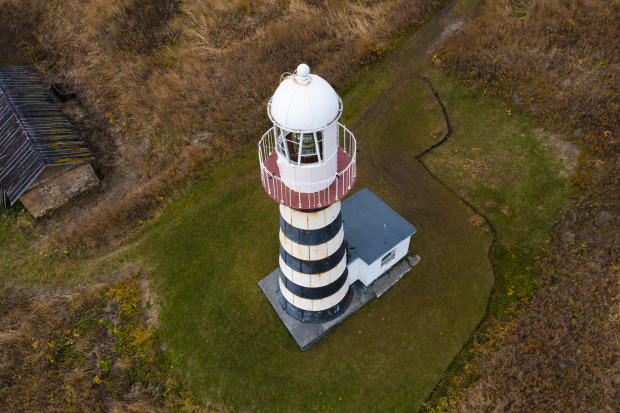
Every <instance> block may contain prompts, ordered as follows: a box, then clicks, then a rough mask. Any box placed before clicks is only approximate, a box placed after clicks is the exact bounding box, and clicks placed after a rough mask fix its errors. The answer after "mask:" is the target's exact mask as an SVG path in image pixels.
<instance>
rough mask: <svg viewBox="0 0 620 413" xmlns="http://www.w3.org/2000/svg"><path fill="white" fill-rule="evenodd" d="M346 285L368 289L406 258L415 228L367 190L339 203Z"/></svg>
mask: <svg viewBox="0 0 620 413" xmlns="http://www.w3.org/2000/svg"><path fill="white" fill-rule="evenodd" d="M342 221H343V227H344V239H345V242H346V243H347V250H348V252H349V261H348V264H347V268H348V270H349V283H351V284H353V283H354V282H355V281H357V280H359V281H360V282H362V284H364V286H365V287H368V286H369V285H370V284H372V283H373V282H374V281H375V280H376V279H377V278H379V277H380V276H381V275H382V274H383V273H385V272H386V271H387V270H389V269H390V268H391V267H392V266H394V264H396V263H397V262H398V261H400V260H401V259H402V258H404V257H405V256H406V255H407V252H408V251H409V241H410V240H411V236H412V235H413V234H415V232H416V229H415V228H414V227H413V225H411V224H410V223H409V222H407V220H405V219H404V218H403V217H401V216H400V215H399V214H398V213H397V212H396V211H394V210H393V209H392V208H390V207H389V206H388V205H387V204H386V203H385V202H383V201H382V200H381V199H379V198H378V197H377V196H376V195H375V194H373V193H372V192H370V190H368V189H367V188H364V189H362V190H361V191H359V192H357V193H356V194H354V195H352V196H351V197H349V198H347V199H345V200H344V201H342Z"/></svg>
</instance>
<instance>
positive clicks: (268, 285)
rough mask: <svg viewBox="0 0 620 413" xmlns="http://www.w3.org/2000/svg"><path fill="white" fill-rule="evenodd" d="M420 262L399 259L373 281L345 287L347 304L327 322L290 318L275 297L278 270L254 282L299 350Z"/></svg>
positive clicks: (387, 287)
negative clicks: (367, 283) (369, 283)
mask: <svg viewBox="0 0 620 413" xmlns="http://www.w3.org/2000/svg"><path fill="white" fill-rule="evenodd" d="M419 261H420V257H417V256H416V257H415V258H414V257H410V258H406V259H403V260H402V261H401V262H400V263H398V264H396V265H395V266H394V267H392V269H391V270H389V271H388V272H386V273H385V274H384V275H382V276H381V277H380V278H378V279H377V280H376V281H375V282H374V283H372V284H371V285H369V286H368V287H366V288H365V287H364V285H363V284H362V283H361V282H359V281H358V282H355V283H354V284H353V285H351V287H350V288H349V292H350V294H349V297H350V301H349V302H348V305H346V306H345V307H344V310H343V311H342V312H340V313H339V314H337V315H336V316H335V317H334V318H331V319H330V320H329V321H324V322H320V323H307V322H301V321H299V320H296V319H294V318H293V317H291V316H290V315H289V314H287V312H286V311H285V309H284V308H282V305H281V303H280V302H279V300H278V295H279V294H278V293H279V291H278V285H279V279H280V269H279V268H278V269H276V270H275V271H273V272H272V273H271V274H269V275H268V276H266V277H265V278H263V279H262V280H261V281H259V283H258V285H259V287H260V288H261V290H263V293H265V296H266V297H267V299H268V300H269V302H270V303H271V305H272V306H273V309H274V310H275V311H276V313H277V314H278V316H279V317H280V319H281V320H282V322H283V323H284V325H285V326H286V328H287V329H288V331H289V332H290V333H291V335H292V336H293V338H294V339H295V341H296V342H297V345H299V347H300V348H301V349H302V350H306V349H308V348H309V347H310V346H311V345H312V344H314V343H316V342H317V341H318V340H320V339H321V338H322V337H323V336H324V335H325V334H327V333H328V332H329V331H330V330H331V329H332V328H334V327H336V326H337V325H338V324H340V323H341V322H343V321H344V320H345V319H346V318H347V317H349V316H350V315H351V314H353V313H354V312H355V311H357V310H358V309H359V308H360V307H361V306H363V305H364V304H366V303H367V302H368V301H370V300H372V299H373V298H375V297H380V296H381V295H382V294H383V293H384V292H386V291H387V290H388V289H389V288H390V287H392V286H393V285H394V284H396V282H397V281H398V280H400V279H401V278H402V277H403V275H405V274H406V273H407V272H408V271H409V270H410V269H411V267H413V266H414V265H416V264H417V263H418V262H419Z"/></svg>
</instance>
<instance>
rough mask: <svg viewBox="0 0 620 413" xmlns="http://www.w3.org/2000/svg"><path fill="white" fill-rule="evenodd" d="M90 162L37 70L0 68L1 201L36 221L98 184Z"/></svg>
mask: <svg viewBox="0 0 620 413" xmlns="http://www.w3.org/2000/svg"><path fill="white" fill-rule="evenodd" d="M93 160H94V157H93V154H92V153H91V151H90V150H89V149H88V147H87V146H86V144H85V143H84V140H83V139H82V138H81V137H80V135H79V134H78V133H77V131H76V130H75V127H74V126H73V125H72V124H71V123H70V122H69V120H68V119H67V117H66V116H65V115H64V114H63V113H62V111H61V110H60V108H59V107H58V104H57V103H56V101H55V100H54V98H53V97H52V95H51V94H50V92H49V90H48V88H46V87H45V85H44V84H43V82H42V81H41V79H40V78H39V76H38V74H37V73H36V72H35V70H34V69H33V68H31V67H27V66H0V202H1V203H2V204H3V205H6V204H10V205H13V204H14V203H15V202H17V201H18V200H20V201H21V202H22V204H23V205H24V206H25V207H26V209H28V211H29V212H30V213H31V214H32V215H33V216H35V217H39V216H41V215H43V214H45V212H47V211H49V210H50V209H52V208H56V207H58V206H60V205H62V204H63V203H65V202H66V201H67V200H68V199H70V198H72V197H73V196H75V195H77V194H79V193H81V192H83V191H85V190H86V189H88V188H90V187H92V186H93V185H96V184H97V183H98V182H99V179H98V178H97V175H96V174H95V171H94V170H93V168H92V166H91V164H90V162H91V161H93Z"/></svg>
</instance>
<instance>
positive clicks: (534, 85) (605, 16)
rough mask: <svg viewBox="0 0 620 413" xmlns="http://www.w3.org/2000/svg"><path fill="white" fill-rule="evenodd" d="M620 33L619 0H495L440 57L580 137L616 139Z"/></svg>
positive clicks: (466, 75)
mask: <svg viewBox="0 0 620 413" xmlns="http://www.w3.org/2000/svg"><path fill="white" fill-rule="evenodd" d="M619 38H620V1H618V0H610V1H605V2H602V1H596V0H554V1H551V0H489V1H486V2H485V3H484V5H483V6H482V8H481V11H480V13H479V14H478V16H477V17H476V18H475V19H474V20H473V21H472V22H471V23H470V24H468V25H467V26H466V27H465V28H464V29H463V30H462V31H461V32H460V33H458V34H457V35H456V36H455V38H454V39H453V40H452V41H451V42H450V44H449V45H448V46H447V47H445V49H444V51H443V53H442V56H441V60H442V61H443V62H444V63H447V64H448V65H450V66H452V67H454V68H455V69H456V72H457V73H458V74H459V75H460V76H461V77H463V78H466V79H471V80H473V79H475V80H476V81H482V83H483V86H484V87H485V88H487V89H488V91H489V92H491V93H494V94H496V95H498V96H500V97H502V98H504V99H505V100H506V101H507V102H510V105H511V106H513V107H516V108H520V109H521V110H524V111H527V112H530V113H531V114H532V115H534V116H535V117H538V118H539V119H541V120H543V121H545V122H549V123H552V124H553V125H554V126H555V128H557V129H560V130H563V131H565V132H567V133H572V134H574V137H576V138H581V137H582V136H583V135H585V134H590V135H602V134H603V133H604V132H605V131H612V132H613V133H614V137H613V138H614V139H616V140H617V139H618V132H619V129H618V125H619V124H620V123H619V122H620V113H619V111H618V104H619V101H618V95H617V93H618V91H619V88H620V53H619V52H618V46H619V44H618V39H619ZM597 143H599V142H597Z"/></svg>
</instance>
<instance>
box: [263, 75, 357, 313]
mask: <svg viewBox="0 0 620 413" xmlns="http://www.w3.org/2000/svg"><path fill="white" fill-rule="evenodd" d="M267 113H268V115H269V119H270V120H271V122H272V123H273V127H272V128H271V129H269V130H268V131H267V133H265V134H264V135H263V137H262V139H261V140H260V143H259V145H258V148H259V150H258V152H259V162H260V171H261V182H262V185H263V187H264V189H265V191H266V192H267V193H268V194H269V196H270V197H271V198H272V199H273V200H274V201H276V202H278V204H280V232H279V238H280V251H279V254H280V256H279V271H278V273H279V278H278V281H277V287H276V288H277V300H278V303H279V305H280V307H281V308H282V309H283V310H284V311H285V312H286V313H287V314H288V315H289V316H290V317H292V318H293V319H295V320H297V321H300V322H302V323H325V322H328V321H331V320H333V319H334V318H336V317H338V316H339V315H340V314H342V313H343V312H344V311H345V310H346V308H347V306H348V304H349V303H350V301H351V296H352V290H351V285H350V282H351V280H350V279H349V278H350V277H349V271H348V269H347V246H346V243H345V242H344V236H345V235H344V226H343V225H344V223H343V220H342V213H341V200H342V198H343V197H344V196H345V195H347V193H348V192H349V191H350V190H351V188H352V187H353V185H354V183H355V178H356V175H357V170H356V164H355V162H356V141H355V137H354V136H353V134H352V133H351V132H350V131H349V130H348V129H347V128H346V127H345V126H344V125H342V124H340V123H339V122H338V120H339V118H340V116H341V114H342V100H341V99H340V97H339V96H338V94H337V93H336V91H335V90H334V89H333V88H332V87H331V86H330V85H329V83H327V82H326V81H325V80H324V79H323V78H321V77H320V76H318V75H316V74H312V73H310V68H309V67H308V65H306V64H300V65H299V66H298V67H297V70H295V71H294V72H293V73H285V74H283V75H282V77H281V81H280V85H279V86H278V88H277V89H276V91H275V93H274V95H273V96H272V97H271V99H270V100H269V103H268V105H267Z"/></svg>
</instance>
